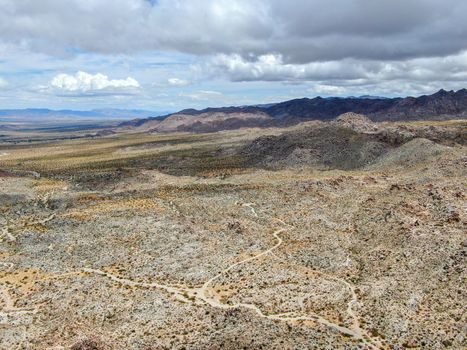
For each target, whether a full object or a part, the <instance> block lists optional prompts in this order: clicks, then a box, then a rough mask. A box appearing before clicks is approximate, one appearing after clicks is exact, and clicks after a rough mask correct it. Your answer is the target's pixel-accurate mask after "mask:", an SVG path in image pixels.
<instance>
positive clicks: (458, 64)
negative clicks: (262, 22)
mask: <svg viewBox="0 0 467 350" xmlns="http://www.w3.org/2000/svg"><path fill="white" fill-rule="evenodd" d="M213 67H215V69H216V70H218V71H219V72H220V73H222V74H224V75H226V76H227V77H228V79H230V80H232V81H236V82H239V81H282V82H310V81H311V82H323V81H326V82H328V84H323V86H340V85H342V86H344V85H346V86H352V85H354V86H362V85H372V84H374V83H377V82H380V83H381V82H389V81H397V82H400V81H407V82H408V81H411V82H413V83H417V82H418V83H420V84H425V83H427V82H437V83H438V84H439V86H444V84H446V82H458V83H465V82H467V50H466V51H462V52H460V53H459V54H456V55H451V56H446V57H429V58H414V59H409V60H404V61H398V60H394V61H374V60H357V59H342V60H334V61H322V62H311V63H305V64H290V63H285V62H284V60H283V57H282V56H281V55H264V56H259V57H258V58H257V59H255V60H246V59H244V58H242V57H241V56H240V55H237V54H234V55H218V56H215V57H213V58H212V59H211V60H210V61H209V62H208V63H206V64H205V65H204V70H205V71H206V72H212V69H213ZM329 83H333V84H332V85H330V84H329Z"/></svg>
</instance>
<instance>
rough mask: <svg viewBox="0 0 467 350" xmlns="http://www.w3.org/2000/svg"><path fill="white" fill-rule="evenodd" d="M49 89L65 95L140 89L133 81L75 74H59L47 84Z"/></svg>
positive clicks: (98, 75)
mask: <svg viewBox="0 0 467 350" xmlns="http://www.w3.org/2000/svg"><path fill="white" fill-rule="evenodd" d="M49 87H50V88H52V89H54V90H57V91H61V92H65V93H82V94H94V93H109V94H117V95H118V94H125V93H129V92H135V90H137V89H139V88H140V84H139V83H138V81H136V80H135V79H133V78H131V77H128V78H126V79H109V77H108V76H106V75H104V74H101V73H98V74H95V75H93V74H89V73H86V72H81V71H80V72H77V73H76V74H75V75H69V74H59V75H57V76H55V77H54V78H53V79H52V80H51V81H50V83H49Z"/></svg>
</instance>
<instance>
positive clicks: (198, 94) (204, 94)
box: [178, 90, 224, 101]
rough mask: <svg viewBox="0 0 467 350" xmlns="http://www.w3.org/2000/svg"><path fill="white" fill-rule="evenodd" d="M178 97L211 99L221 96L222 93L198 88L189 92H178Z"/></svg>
mask: <svg viewBox="0 0 467 350" xmlns="http://www.w3.org/2000/svg"><path fill="white" fill-rule="evenodd" d="M178 95H179V96H180V97H188V98H189V99H191V100H193V101H211V100H218V99H220V98H223V97H224V95H223V94H222V92H219V91H210V90H200V91H195V92H191V93H183V92H182V93H180V94H178Z"/></svg>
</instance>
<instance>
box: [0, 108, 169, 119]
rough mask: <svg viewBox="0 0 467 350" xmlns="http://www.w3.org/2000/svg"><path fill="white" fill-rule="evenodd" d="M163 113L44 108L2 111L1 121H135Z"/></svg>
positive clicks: (132, 110) (0, 111)
mask: <svg viewBox="0 0 467 350" xmlns="http://www.w3.org/2000/svg"><path fill="white" fill-rule="evenodd" d="M160 114H161V112H154V111H145V110H137V109H131V110H125V109H94V110H90V111H75V110H67V109H63V110H51V109H43V108H28V109H2V110H0V121H23V122H41V121H50V120H67V119H73V120H74V119H79V120H99V119H133V118H148V117H151V116H155V115H160Z"/></svg>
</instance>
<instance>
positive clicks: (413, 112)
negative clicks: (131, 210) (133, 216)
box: [120, 89, 467, 132]
mask: <svg viewBox="0 0 467 350" xmlns="http://www.w3.org/2000/svg"><path fill="white" fill-rule="evenodd" d="M347 112H353V113H358V114H363V115H366V116H368V117H369V118H370V119H371V120H373V121H413V120H427V119H428V120H446V119H464V118H467V90H466V89H461V90H459V91H446V90H443V89H441V90H439V91H438V92H436V93H434V94H432V95H423V96H419V97H405V98H401V97H398V98H384V97H373V96H362V97H347V98H340V97H331V98H322V97H315V98H311V99H310V98H301V99H294V100H290V101H285V102H281V103H276V104H269V105H257V106H242V107H222V108H206V109H203V110H196V109H185V110H182V111H180V112H177V113H173V114H169V115H165V116H160V117H151V118H145V119H141V118H140V119H135V120H131V121H127V122H124V123H122V124H120V126H121V127H124V128H136V129H138V130H144V131H150V132H174V131H182V132H184V131H187V132H213V131H220V130H230V129H237V128H241V127H267V126H288V125H294V124H298V123H300V122H303V121H308V120H321V121H326V120H332V119H334V118H336V117H338V116H339V115H341V114H344V113H347Z"/></svg>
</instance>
